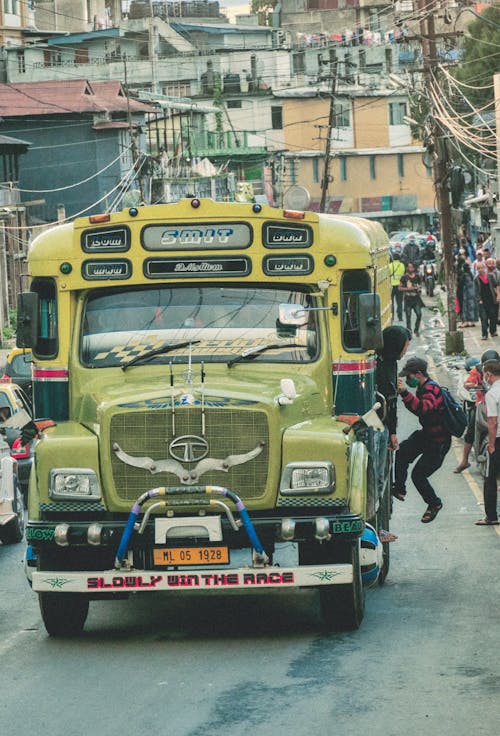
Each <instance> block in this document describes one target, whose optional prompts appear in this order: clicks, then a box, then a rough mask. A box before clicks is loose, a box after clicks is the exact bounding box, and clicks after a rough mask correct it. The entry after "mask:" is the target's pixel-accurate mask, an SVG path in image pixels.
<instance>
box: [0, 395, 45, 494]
mask: <svg viewBox="0 0 500 736" xmlns="http://www.w3.org/2000/svg"><path fill="white" fill-rule="evenodd" d="M0 415H1V416H2V418H3V419H4V421H3V422H2V423H0V434H1V436H2V437H3V438H4V440H5V441H6V442H7V444H8V446H9V447H10V455H11V457H12V458H13V459H14V460H15V462H16V465H17V479H18V482H19V486H20V488H21V493H22V495H23V499H24V505H25V506H27V501H28V485H29V477H30V472H31V466H32V464H33V450H34V443H35V436H34V435H35V433H34V432H32V435H33V436H32V437H31V439H29V441H28V442H26V443H25V444H23V443H22V441H21V429H22V427H24V426H25V425H27V424H28V423H29V422H31V421H32V411H31V405H30V403H29V401H28V398H27V396H26V394H25V393H24V391H23V390H22V389H21V388H20V386H17V385H16V384H15V383H0ZM47 424H53V422H51V421H50V420H49V421H47V420H37V422H36V431H37V432H38V431H40V429H41V428H45V427H46V426H47Z"/></svg>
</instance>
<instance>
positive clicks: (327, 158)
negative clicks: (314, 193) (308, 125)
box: [319, 50, 338, 212]
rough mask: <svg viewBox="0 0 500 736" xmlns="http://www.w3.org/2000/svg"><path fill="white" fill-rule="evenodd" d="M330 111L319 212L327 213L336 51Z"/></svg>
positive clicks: (332, 56) (332, 60)
mask: <svg viewBox="0 0 500 736" xmlns="http://www.w3.org/2000/svg"><path fill="white" fill-rule="evenodd" d="M329 64H330V78H331V87H330V110H329V113H328V132H327V136H326V145H325V161H324V167H323V178H322V179H321V201H320V204H319V211H320V212H325V210H326V194H327V192H328V185H329V183H330V159H331V148H332V130H333V128H334V127H335V122H336V114H335V95H336V93H337V65H338V62H337V57H336V55H335V50H330V62H329Z"/></svg>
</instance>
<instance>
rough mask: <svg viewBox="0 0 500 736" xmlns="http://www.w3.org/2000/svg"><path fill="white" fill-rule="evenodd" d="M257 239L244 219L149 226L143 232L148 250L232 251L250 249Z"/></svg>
mask: <svg viewBox="0 0 500 736" xmlns="http://www.w3.org/2000/svg"><path fill="white" fill-rule="evenodd" d="M252 241H253V232H252V228H251V227H250V225H247V224H246V223H244V222H225V223H214V222H210V223H208V222H197V223H196V224H177V225H146V227H144V228H143V230H142V233H141V244H142V247H143V248H145V250H155V251H156V250H189V251H192V250H226V249H227V250H230V249H232V248H233V249H237V248H248V247H249V246H250V245H251V244H252Z"/></svg>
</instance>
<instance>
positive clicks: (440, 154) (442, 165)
mask: <svg viewBox="0 0 500 736" xmlns="http://www.w3.org/2000/svg"><path fill="white" fill-rule="evenodd" d="M418 9H419V13H420V15H421V17H420V35H421V44H422V56H423V73H424V81H425V87H426V89H429V88H430V87H431V86H432V82H433V73H434V74H435V70H436V69H437V66H438V59H437V50H436V38H437V35H436V28H435V23H434V17H435V15H437V12H438V9H439V5H438V3H437V0H433V3H432V6H429V4H428V2H427V0H418ZM431 115H432V111H431ZM429 143H430V145H431V147H432V148H433V149H434V160H433V165H432V171H433V182H434V191H435V193H436V203H437V210H438V215H439V229H440V232H441V244H442V248H443V265H444V278H445V284H446V311H447V315H448V332H447V334H446V338H445V350H446V353H448V354H450V353H460V352H462V351H463V349H464V338H463V333H462V332H458V331H457V313H456V309H455V296H456V283H455V272H454V263H453V228H452V216H451V203H450V190H449V187H448V178H449V171H448V160H447V150H446V145H445V135H444V134H443V131H442V129H441V128H440V126H439V123H437V122H436V120H435V119H433V121H432V133H431V136H430V140H429Z"/></svg>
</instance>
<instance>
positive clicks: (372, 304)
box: [358, 293, 384, 350]
mask: <svg viewBox="0 0 500 736" xmlns="http://www.w3.org/2000/svg"><path fill="white" fill-rule="evenodd" d="M358 314H359V341H360V343H361V350H376V349H377V348H381V347H383V345H384V341H383V337H382V318H381V310H380V296H379V294H371V293H366V294H360V295H359V297H358Z"/></svg>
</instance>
